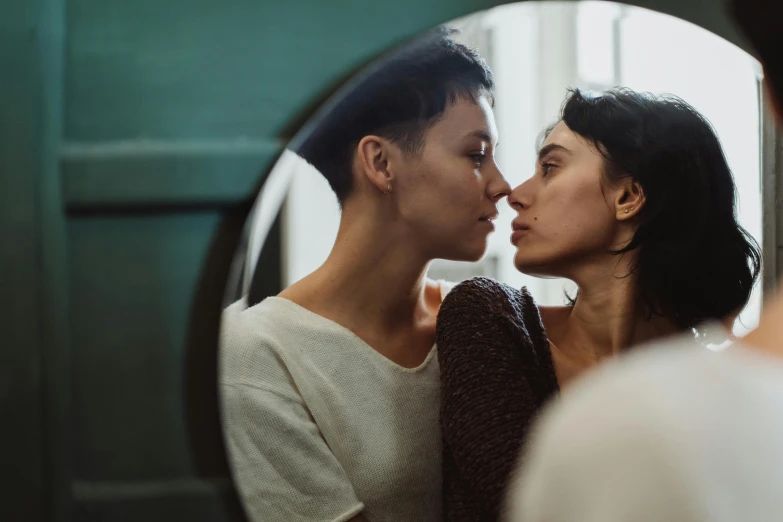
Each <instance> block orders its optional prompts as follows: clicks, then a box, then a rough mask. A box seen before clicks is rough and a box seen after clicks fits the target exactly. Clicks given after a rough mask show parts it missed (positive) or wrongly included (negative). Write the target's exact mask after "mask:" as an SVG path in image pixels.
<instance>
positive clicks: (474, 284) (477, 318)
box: [436, 277, 546, 347]
mask: <svg viewBox="0 0 783 522" xmlns="http://www.w3.org/2000/svg"><path fill="white" fill-rule="evenodd" d="M477 335H478V336H481V337H483V338H484V339H486V340H489V339H490V338H494V337H503V338H504V339H503V341H505V337H509V336H510V337H514V338H519V337H524V338H529V339H531V340H533V342H534V343H539V342H545V339H546V335H545V334H544V329H543V325H542V323H541V317H540V315H539V313H538V307H537V305H536V302H535V300H534V299H533V297H532V296H531V295H530V292H528V291H527V289H526V288H521V289H519V290H517V289H516V288H513V287H511V286H509V285H507V284H504V283H501V282H499V281H495V280H494V279H490V278H488V277H474V278H473V279H469V280H467V281H463V282H461V283H459V284H458V285H456V286H455V287H454V288H453V289H452V290H451V292H449V294H448V295H447V296H446V298H445V299H444V300H443V304H442V305H441V309H440V312H439V313H438V322H437V328H436V336H437V340H438V346H439V347H440V346H442V345H445V344H447V343H448V340H449V339H458V338H461V339H469V338H472V337H474V336H477Z"/></svg>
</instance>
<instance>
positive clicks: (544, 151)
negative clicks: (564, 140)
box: [538, 143, 573, 161]
mask: <svg viewBox="0 0 783 522" xmlns="http://www.w3.org/2000/svg"><path fill="white" fill-rule="evenodd" d="M554 151H559V152H565V153H566V154H569V155H573V152H571V151H570V150H568V149H567V148H565V147H563V146H562V145H558V144H557V143H550V144H549V145H546V146H544V147H541V150H539V151H538V159H539V161H540V160H541V159H543V158H544V156H546V155H547V154H549V153H550V152H554Z"/></svg>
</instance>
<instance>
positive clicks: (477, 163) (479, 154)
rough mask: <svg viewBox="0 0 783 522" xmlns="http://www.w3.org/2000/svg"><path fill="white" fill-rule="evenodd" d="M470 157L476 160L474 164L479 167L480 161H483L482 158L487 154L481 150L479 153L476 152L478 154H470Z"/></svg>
mask: <svg viewBox="0 0 783 522" xmlns="http://www.w3.org/2000/svg"><path fill="white" fill-rule="evenodd" d="M470 157H471V158H472V159H473V161H475V162H476V165H477V166H479V167H480V166H481V162H482V161H484V158H486V157H487V155H486V154H484V153H483V152H481V153H478V154H471V155H470Z"/></svg>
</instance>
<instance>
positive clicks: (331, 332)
mask: <svg viewBox="0 0 783 522" xmlns="http://www.w3.org/2000/svg"><path fill="white" fill-rule="evenodd" d="M447 289H448V287H447V286H446V285H443V284H442V285H441V291H442V294H445V292H446V291H447ZM222 328H223V331H222V346H221V375H220V385H221V392H222V396H221V400H222V410H223V418H224V430H225V433H226V440H227V446H228V451H229V457H230V463H231V467H232V470H233V473H234V477H235V481H236V483H237V486H238V489H239V492H240V495H241V497H242V500H243V503H244V505H245V508H246V511H247V513H248V515H249V517H250V519H251V520H253V521H254V522H260V521H264V522H267V521H271V522H274V521H281V522H282V521H285V522H300V521H301V522H305V521H306V522H316V521H323V522H327V521H330V522H331V521H345V520H349V519H350V518H352V517H354V516H356V515H358V514H359V513H362V514H363V515H364V516H365V517H366V518H367V519H368V520H369V521H370V522H385V521H389V522H391V521H394V522H419V521H421V522H432V521H438V520H440V519H441V508H442V499H441V491H442V486H441V444H440V430H439V426H438V406H439V397H440V388H439V386H440V378H439V368H438V360H437V356H436V349H435V348H434V347H433V349H432V351H431V352H430V353H429V355H428V357H427V359H426V360H425V361H424V362H423V363H422V364H421V366H419V367H418V368H415V369H406V368H403V367H402V366H399V365H397V364H395V363H393V362H391V361H390V360H389V359H387V358H385V357H384V356H382V355H381V354H379V353H378V352H377V351H375V350H374V349H372V348H371V347H370V346H368V345H367V344H366V343H365V342H364V341H362V340H361V339H359V338H358V337H357V336H356V335H355V334H353V333H352V332H351V331H349V330H348V329H346V328H344V327H342V326H340V325H338V324H337V323H335V322H333V321H330V320H328V319H326V318H324V317H322V316H320V315H317V314H314V313H312V312H310V311H308V310H306V309H305V308H302V307H300V306H299V305H297V304H295V303H293V302H291V301H289V300H286V299H283V298H279V297H273V298H268V299H266V300H264V301H263V302H261V303H260V304H258V305H256V306H253V307H251V308H245V307H244V305H243V304H242V303H241V302H239V303H235V304H234V305H232V306H231V307H229V308H228V309H227V310H226V311H225V313H224V319H223V327H222Z"/></svg>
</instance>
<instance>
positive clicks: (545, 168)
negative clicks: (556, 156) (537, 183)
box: [541, 163, 557, 176]
mask: <svg viewBox="0 0 783 522" xmlns="http://www.w3.org/2000/svg"><path fill="white" fill-rule="evenodd" d="M556 166H557V165H555V164H554V163H542V164H541V173H542V174H543V175H544V176H546V175H547V174H549V172H550V171H551V170H552V169H553V168H555V167H556Z"/></svg>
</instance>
